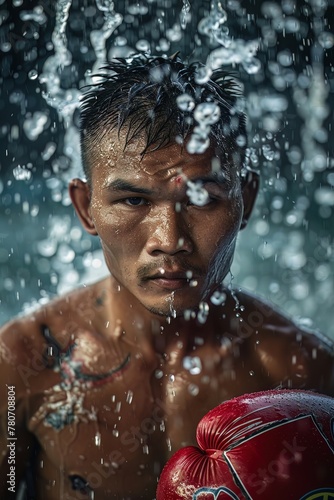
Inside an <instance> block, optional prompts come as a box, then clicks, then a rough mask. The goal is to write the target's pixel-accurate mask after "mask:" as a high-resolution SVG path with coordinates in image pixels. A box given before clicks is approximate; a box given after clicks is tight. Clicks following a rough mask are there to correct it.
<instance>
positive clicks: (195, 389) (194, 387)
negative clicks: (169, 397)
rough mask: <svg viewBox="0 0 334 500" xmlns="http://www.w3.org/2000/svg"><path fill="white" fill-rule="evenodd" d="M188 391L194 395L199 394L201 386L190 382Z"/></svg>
mask: <svg viewBox="0 0 334 500" xmlns="http://www.w3.org/2000/svg"><path fill="white" fill-rule="evenodd" d="M188 392H189V394H191V395H192V396H197V394H198V393H199V388H198V386H197V385H195V384H189V386H188Z"/></svg>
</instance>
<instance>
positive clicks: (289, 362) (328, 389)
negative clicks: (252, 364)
mask: <svg viewBox="0 0 334 500" xmlns="http://www.w3.org/2000/svg"><path fill="white" fill-rule="evenodd" d="M256 356H257V357H258V359H259V360H260V362H261V365H262V367H263V368H264V370H265V371H267V373H268V375H269V376H270V377H271V378H272V379H273V381H274V383H276V384H277V386H278V387H282V388H287V389H292V388H293V389H305V390H311V391H316V392H319V393H322V394H326V395H328V396H332V397H334V344H333V342H332V341H331V340H330V339H329V338H327V337H325V336H324V335H322V334H319V333H317V332H313V331H310V330H305V329H300V328H298V327H297V326H296V325H294V324H293V323H290V324H287V325H285V326H284V327H283V326H279V327H278V326H275V325H270V326H267V328H266V329H265V331H263V332H262V334H261V340H260V342H259V344H258V346H257V348H256Z"/></svg>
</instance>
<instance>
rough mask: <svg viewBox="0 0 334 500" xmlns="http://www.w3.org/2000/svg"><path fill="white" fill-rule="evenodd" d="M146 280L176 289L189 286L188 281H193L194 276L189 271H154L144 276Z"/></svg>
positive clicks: (166, 287)
mask: <svg viewBox="0 0 334 500" xmlns="http://www.w3.org/2000/svg"><path fill="white" fill-rule="evenodd" d="M144 281H146V282H150V283H154V284H155V285H157V286H159V287H161V288H165V289H168V290H177V289H180V288H184V287H185V286H189V285H190V282H195V281H197V280H196V277H195V276H193V274H192V272H189V271H174V272H173V271H165V270H163V272H161V271H160V272H158V273H155V274H153V275H151V276H147V277H146V278H145V280H144Z"/></svg>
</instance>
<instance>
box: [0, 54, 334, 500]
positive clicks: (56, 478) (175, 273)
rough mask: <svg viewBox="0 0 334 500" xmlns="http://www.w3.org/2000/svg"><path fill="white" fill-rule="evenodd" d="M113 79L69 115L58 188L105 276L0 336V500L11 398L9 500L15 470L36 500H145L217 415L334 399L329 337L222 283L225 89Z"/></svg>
mask: <svg viewBox="0 0 334 500" xmlns="http://www.w3.org/2000/svg"><path fill="white" fill-rule="evenodd" d="M110 69H112V70H113V71H112V75H113V76H112V75H111V76H110V75H106V76H105V78H104V80H103V81H102V82H101V83H100V84H98V85H97V86H96V87H93V88H92V89H91V90H90V91H89V93H88V94H87V95H86V97H85V99H84V101H83V106H82V153H83V165H84V168H85V173H86V176H87V182H85V181H82V180H80V179H74V180H73V181H72V182H71V184H70V194H71V198H72V201H73V204H74V207H75V209H76V211H77V214H78V216H79V218H80V220H81V223H82V224H83V227H84V228H85V229H86V230H87V231H88V232H89V233H90V234H92V235H98V236H99V238H100V240H101V245H102V248H103V252H104V257H105V260H106V263H107V266H108V268H109V271H110V276H108V277H107V278H106V279H104V280H102V281H100V282H98V283H96V284H94V285H92V286H87V287H82V288H81V289H79V290H76V291H74V292H71V293H69V294H68V295H66V296H65V297H61V298H59V299H58V300H55V301H52V302H50V303H49V304H47V305H46V306H43V307H42V308H41V309H39V310H38V311H37V312H34V313H33V314H31V315H30V316H28V317H23V318H19V319H15V320H14V321H12V322H10V323H9V324H7V325H6V326H5V327H4V328H3V329H2V331H1V343H0V353H1V356H2V360H1V367H0V380H1V441H0V442H1V447H2V456H1V459H2V466H1V498H13V495H12V494H11V493H10V491H8V488H9V486H10V483H8V480H9V478H10V476H7V474H8V473H10V465H9V462H10V460H9V458H10V451H11V450H10V448H8V447H7V446H6V443H7V441H6V439H7V437H8V435H9V436H12V434H8V433H9V431H10V430H11V429H9V428H8V415H7V397H8V394H9V393H10V395H11V396H13V393H14V394H15V402H16V426H15V436H16V437H17V441H15V447H16V448H15V451H16V455H15V460H16V463H15V473H16V489H18V482H19V480H20V479H21V478H22V477H23V474H24V469H25V467H26V465H27V463H29V464H30V475H28V477H30V480H28V483H29V484H30V483H34V484H32V486H33V487H34V488H35V495H33V494H31V496H30V497H29V498H37V499H40V500H56V499H57V500H68V499H82V500H84V499H89V498H94V499H95V500H103V499H111V498H117V499H140V498H142V499H146V500H149V499H153V498H154V497H155V490H156V485H157V479H158V477H159V474H160V471H161V469H162V467H163V465H164V464H165V463H166V461H167V459H168V458H169V457H170V456H171V454H172V453H174V452H175V451H176V450H177V449H179V448H180V447H182V446H185V445H188V444H195V430H196V426H197V423H198V421H199V420H200V418H201V417H202V416H203V415H204V414H205V413H206V412H207V411H208V410H209V409H211V408H213V407H214V406H216V405H217V404H219V403H221V402H222V401H224V400H227V399H230V398H232V397H234V396H237V395H240V394H243V393H247V392H254V391H259V390H264V389H271V388H281V387H286V388H306V389H311V390H315V391H319V392H322V393H325V394H329V395H334V376H333V375H334V371H333V366H334V364H333V346H332V344H331V343H330V341H329V340H326V339H325V338H320V337H319V336H317V335H315V334H314V333H311V332H306V331H302V330H301V329H300V328H299V327H297V326H296V325H294V324H293V322H292V321H290V320H289V319H287V318H286V317H285V316H283V315H282V314H281V313H280V312H278V311H277V310H275V309H274V308H272V306H270V305H268V304H265V303H264V302H263V301H261V300H259V299H257V298H255V297H253V296H251V295H249V294H247V293H245V292H241V291H239V290H232V289H231V288H229V287H226V288H224V286H223V285H222V282H223V279H224V278H225V276H226V274H227V273H228V270H229V268H230V265H231V262H232V258H233V253H234V248H235V243H236V238H237V235H238V232H239V230H240V229H242V228H244V227H245V226H246V223H247V220H248V218H249V216H250V214H251V211H252V207H253V204H254V200H255V197H256V192H257V188H258V178H257V175H256V174H255V173H254V172H251V171H247V170H246V169H244V168H243V167H242V166H243V162H244V154H245V146H240V144H244V143H245V140H244V139H245V134H246V132H245V123H244V116H243V115H242V113H241V112H239V111H238V108H237V106H236V102H237V99H238V95H237V91H236V88H235V86H234V85H233V83H232V82H231V80H229V79H228V78H222V75H219V73H217V74H214V75H213V76H212V79H213V80H215V82H214V81H212V80H210V81H208V82H206V83H203V84H201V85H200V84H197V83H196V79H197V73H196V71H197V70H196V68H195V67H194V66H190V67H189V66H185V65H183V64H182V63H181V61H180V60H179V59H178V58H177V57H173V58H171V59H168V60H166V59H162V58H151V59H148V60H146V59H144V58H143V57H137V58H134V60H133V62H132V63H129V62H126V61H123V62H116V63H113V64H112V66H110ZM106 72H107V70H106ZM184 94H187V95H188V102H187V103H186V106H185V104H184ZM179 96H182V97H181V101H180V97H179ZM189 96H190V98H189ZM178 97H179V99H177V98H178ZM182 101H183V103H182ZM201 103H202V104H205V106H204V107H203V106H202V107H201V106H199V104H201ZM179 106H180V108H181V109H180V108H179ZM194 106H196V108H195V109H196V110H197V111H195V115H194V116H195V118H196V119H197V121H198V122H199V123H196V122H194V120H193V119H192V108H194ZM196 127H197V128H196ZM208 133H209V135H208V137H209V141H210V143H209V145H208V144H207V134H208ZM238 144H239V146H238ZM194 145H195V146H196V147H197V153H195V154H192V151H193V149H194ZM207 146H208V147H207ZM196 147H195V149H196ZM198 147H200V148H202V149H201V151H198ZM31 478H34V481H32V480H31Z"/></svg>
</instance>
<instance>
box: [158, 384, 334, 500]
mask: <svg viewBox="0 0 334 500" xmlns="http://www.w3.org/2000/svg"><path fill="white" fill-rule="evenodd" d="M197 442H198V445H199V448H196V447H195V446H187V447H186V448H183V449H181V450H179V451H177V452H176V453H175V454H174V455H173V456H172V458H171V459H170V460H169V461H168V462H167V464H166V466H165V467H164V469H163V471H162V473H161V476H160V479H159V483H158V488H157V498H156V500H181V499H182V500H230V499H234V500H244V499H245V498H246V499H252V500H253V499H254V500H258V499H259V500H262V499H263V500H325V499H326V500H330V499H334V399H333V398H330V397H327V396H323V395H321V394H316V393H312V392H308V391H297V390H275V391H265V392H258V393H254V394H245V395H243V396H239V397H237V398H234V399H231V400H230V401H226V402H225V403H223V404H221V405H219V406H217V407H216V408H214V409H213V410H211V411H209V413H207V415H205V417H203V418H202V420H201V421H200V423H199V424H198V427H197Z"/></svg>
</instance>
